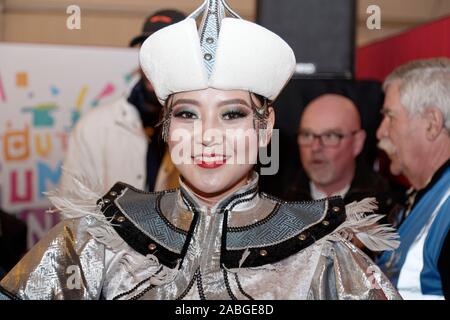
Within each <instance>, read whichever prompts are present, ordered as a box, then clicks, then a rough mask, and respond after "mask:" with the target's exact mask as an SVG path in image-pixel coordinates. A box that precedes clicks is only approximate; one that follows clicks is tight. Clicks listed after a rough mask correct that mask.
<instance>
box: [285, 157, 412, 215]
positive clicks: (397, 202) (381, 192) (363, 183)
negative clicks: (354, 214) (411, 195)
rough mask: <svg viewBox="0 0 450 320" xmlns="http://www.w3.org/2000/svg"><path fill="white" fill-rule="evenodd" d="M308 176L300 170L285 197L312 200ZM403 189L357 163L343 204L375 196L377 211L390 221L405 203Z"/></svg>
mask: <svg viewBox="0 0 450 320" xmlns="http://www.w3.org/2000/svg"><path fill="white" fill-rule="evenodd" d="M309 182H310V180H309V178H308V177H307V175H306V173H305V172H304V171H303V170H301V171H300V172H299V173H298V176H297V178H296V179H295V182H294V183H293V184H292V187H291V188H290V189H289V191H288V192H287V194H286V196H285V198H286V200H289V201H306V200H312V197H311V190H310V186H309ZM404 194H405V190H404V189H400V188H399V189H396V190H394V188H392V187H391V185H390V184H389V182H388V181H387V180H386V179H385V178H383V177H382V176H381V175H380V174H378V173H376V172H374V171H373V170H371V169H370V168H369V167H367V166H365V165H361V164H358V165H357V166H356V170H355V176H354V178H353V180H352V183H351V185H350V189H349V190H348V192H347V194H346V195H345V197H344V202H345V204H348V203H351V202H353V201H360V200H362V199H364V198H367V197H375V198H376V199H377V201H378V211H377V213H380V214H385V215H386V216H387V221H388V222H390V223H391V222H392V221H391V220H392V219H393V217H394V216H395V215H396V214H397V213H398V212H399V211H400V210H401V209H402V208H403V205H404V203H405V196H404Z"/></svg>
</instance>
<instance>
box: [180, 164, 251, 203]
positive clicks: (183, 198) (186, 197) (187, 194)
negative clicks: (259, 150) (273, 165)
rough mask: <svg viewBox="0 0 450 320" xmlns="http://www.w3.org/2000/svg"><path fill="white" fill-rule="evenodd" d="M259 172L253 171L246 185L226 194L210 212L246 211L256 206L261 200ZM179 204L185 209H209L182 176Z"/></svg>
mask: <svg viewBox="0 0 450 320" xmlns="http://www.w3.org/2000/svg"><path fill="white" fill-rule="evenodd" d="M258 180H259V175H258V173H256V172H254V171H253V173H252V177H251V178H250V180H249V181H248V183H247V184H246V185H245V186H242V187H241V188H239V189H238V190H236V191H235V192H233V193H231V194H229V195H226V196H225V197H223V198H222V199H220V200H219V201H218V202H217V204H215V205H214V206H213V207H212V208H211V209H209V211H210V212H224V211H228V212H230V211H246V210H249V209H252V208H253V207H255V206H256V204H257V203H258V201H259V195H258ZM178 204H179V205H180V206H181V207H182V208H185V209H188V208H191V209H192V208H195V209H196V210H197V211H199V212H206V211H208V209H207V207H206V206H205V205H204V204H203V203H202V201H201V200H200V199H199V198H198V197H197V196H196V195H195V193H194V192H193V191H192V190H191V189H190V188H189V187H188V186H187V185H186V183H184V182H183V179H182V178H181V177H180V192H179V197H178Z"/></svg>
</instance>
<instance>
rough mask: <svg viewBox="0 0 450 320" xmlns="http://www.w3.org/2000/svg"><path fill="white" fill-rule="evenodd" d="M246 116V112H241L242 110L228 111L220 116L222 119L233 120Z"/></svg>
mask: <svg viewBox="0 0 450 320" xmlns="http://www.w3.org/2000/svg"><path fill="white" fill-rule="evenodd" d="M246 116H247V113H245V112H242V111H228V112H225V113H224V114H223V115H222V118H223V119H224V120H235V119H240V118H245V117H246Z"/></svg>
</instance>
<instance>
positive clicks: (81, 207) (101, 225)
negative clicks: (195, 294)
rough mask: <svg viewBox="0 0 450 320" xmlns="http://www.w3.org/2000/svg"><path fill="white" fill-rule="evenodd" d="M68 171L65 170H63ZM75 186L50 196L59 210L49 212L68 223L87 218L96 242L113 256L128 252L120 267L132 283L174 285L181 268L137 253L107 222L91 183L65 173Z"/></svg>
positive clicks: (51, 193)
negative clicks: (120, 252)
mask: <svg viewBox="0 0 450 320" xmlns="http://www.w3.org/2000/svg"><path fill="white" fill-rule="evenodd" d="M63 170H65V169H63ZM65 174H67V175H69V176H70V177H71V178H72V179H73V182H74V185H75V186H76V188H72V189H71V190H70V191H68V190H66V191H64V192H62V191H61V190H60V189H56V190H54V191H50V192H47V193H46V194H47V196H48V198H49V200H50V202H51V203H52V204H53V205H54V206H55V208H56V209H57V210H54V209H50V210H48V211H49V212H51V213H54V212H59V213H60V214H61V215H62V216H63V218H65V219H82V218H85V221H86V223H87V227H86V232H88V233H89V234H90V235H91V236H92V237H93V238H94V239H95V240H96V241H98V242H99V243H101V244H103V245H105V247H106V248H108V249H109V250H111V251H112V252H115V253H118V252H119V251H125V254H123V255H122V257H121V258H120V260H119V261H118V264H119V265H121V266H122V267H123V268H124V269H125V270H126V271H127V272H128V273H129V274H130V276H131V277H132V278H133V279H134V281H131V282H130V283H136V282H140V281H142V280H143V279H146V278H149V279H150V280H149V281H150V283H151V284H153V285H161V284H165V283H168V282H170V281H172V280H173V279H174V278H175V277H176V274H177V272H178V266H177V267H176V268H174V269H170V268H168V267H166V266H163V265H161V264H160V263H159V261H158V258H157V257H156V256H154V255H150V254H149V255H147V256H144V255H142V254H140V253H138V252H136V251H135V250H133V249H132V248H131V247H130V246H129V245H128V244H127V243H126V242H125V241H124V240H123V239H122V238H121V237H120V236H119V234H118V233H117V232H116V230H114V228H113V225H112V223H111V221H110V219H108V218H106V217H105V216H104V215H103V213H102V211H101V207H102V203H101V202H100V203H99V205H97V201H98V200H100V199H101V197H102V195H101V194H100V193H99V192H98V191H95V190H101V188H95V187H94V188H95V190H93V189H92V188H91V187H89V186H88V183H87V181H89V179H83V177H81V176H80V175H75V174H73V173H71V172H68V171H67V170H66V171H65Z"/></svg>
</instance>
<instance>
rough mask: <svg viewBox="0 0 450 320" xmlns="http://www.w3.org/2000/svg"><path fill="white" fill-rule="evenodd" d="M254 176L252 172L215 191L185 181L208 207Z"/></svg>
mask: <svg viewBox="0 0 450 320" xmlns="http://www.w3.org/2000/svg"><path fill="white" fill-rule="evenodd" d="M251 177H252V172H250V173H249V174H247V175H245V176H244V177H242V179H240V180H238V181H237V182H236V183H235V184H234V185H232V186H231V187H229V188H227V189H224V190H221V191H219V192H215V193H207V192H203V191H201V190H198V189H196V188H195V187H194V186H193V185H192V184H190V183H189V182H188V181H183V182H184V183H185V184H186V186H187V187H188V188H189V190H190V191H191V192H192V193H193V194H194V195H195V197H196V198H197V199H198V200H199V201H200V202H201V204H203V205H205V206H206V207H207V208H208V209H211V208H212V207H214V206H215V205H216V204H217V203H218V202H219V201H220V200H221V199H223V198H225V197H226V196H228V195H229V194H233V193H234V192H236V191H237V190H239V189H240V188H242V187H243V186H245V185H246V184H247V183H248V182H249V181H250V180H251Z"/></svg>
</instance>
